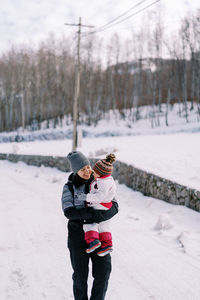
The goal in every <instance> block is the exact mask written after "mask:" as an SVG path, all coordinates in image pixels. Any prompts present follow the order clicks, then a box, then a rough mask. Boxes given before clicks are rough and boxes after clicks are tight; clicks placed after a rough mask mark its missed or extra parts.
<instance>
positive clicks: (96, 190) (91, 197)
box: [86, 175, 116, 210]
mask: <svg viewBox="0 0 200 300" xmlns="http://www.w3.org/2000/svg"><path fill="white" fill-rule="evenodd" d="M115 194H116V184H115V181H114V179H113V177H112V176H111V175H109V176H104V177H97V178H96V179H95V180H94V181H92V182H91V184H90V192H89V194H87V196H86V201H87V202H88V203H89V206H91V207H94V209H105V210H107V209H109V208H111V206H112V202H111V201H112V200H113V198H114V197H115Z"/></svg>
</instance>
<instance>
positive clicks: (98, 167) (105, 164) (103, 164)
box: [93, 153, 116, 177]
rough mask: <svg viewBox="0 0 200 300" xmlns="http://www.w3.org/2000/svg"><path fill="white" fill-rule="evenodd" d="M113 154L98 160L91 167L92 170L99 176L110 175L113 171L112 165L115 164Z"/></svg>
mask: <svg viewBox="0 0 200 300" xmlns="http://www.w3.org/2000/svg"><path fill="white" fill-rule="evenodd" d="M115 160H116V157H115V154H113V153H111V154H108V155H107V156H106V158H105V159H101V160H98V161H97V162H96V164H95V165H94V167H93V170H94V171H95V172H96V173H97V174H98V175H99V176H100V177H103V176H107V175H111V174H112V171H113V165H112V164H113V163H114V162H115Z"/></svg>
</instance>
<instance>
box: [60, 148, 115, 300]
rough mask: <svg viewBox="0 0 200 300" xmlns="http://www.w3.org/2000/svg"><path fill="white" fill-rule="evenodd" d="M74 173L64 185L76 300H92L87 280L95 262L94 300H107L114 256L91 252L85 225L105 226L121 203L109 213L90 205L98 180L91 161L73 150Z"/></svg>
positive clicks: (71, 160) (72, 166)
mask: <svg viewBox="0 0 200 300" xmlns="http://www.w3.org/2000/svg"><path fill="white" fill-rule="evenodd" d="M67 158H68V160H69V162H70V164H71V168H72V170H73V173H71V174H70V176H69V178H68V182H67V183H66V184H65V185H64V188H63V193H62V209H63V212H64V215H65V216H66V217H67V218H68V219H69V222H68V248H69V251H70V259H71V264H72V268H73V271H74V273H73V277H72V278H73V292H74V299H75V300H88V294H87V287H88V285H87V281H88V272H89V260H90V259H91V261H92V275H93V278H94V281H93V286H92V291H91V297H90V300H104V299H105V294H106V291H107V287H108V281H109V277H110V272H111V256H110V254H109V253H108V254H107V255H105V256H99V255H97V252H98V249H97V250H95V251H93V252H91V253H89V254H88V253H87V252H86V250H87V249H88V245H87V243H86V241H85V238H84V230H83V225H84V224H85V223H90V224H93V223H101V222H104V221H106V220H109V219H111V218H112V217H113V216H114V215H115V214H116V213H117V212H118V204H117V202H116V201H114V200H113V201H112V206H111V207H110V208H109V209H108V210H101V209H100V210H99V209H98V210H96V209H94V208H93V207H88V206H86V202H85V201H83V199H85V195H86V194H88V193H89V189H90V185H91V183H92V182H93V180H94V176H93V172H92V169H91V166H90V162H89V160H88V159H87V158H86V157H85V156H84V155H83V154H82V153H81V152H80V151H72V152H70V153H69V154H68V156H67Z"/></svg>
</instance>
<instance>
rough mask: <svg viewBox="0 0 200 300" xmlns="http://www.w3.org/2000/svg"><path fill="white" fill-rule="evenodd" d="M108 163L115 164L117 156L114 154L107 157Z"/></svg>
mask: <svg viewBox="0 0 200 300" xmlns="http://www.w3.org/2000/svg"><path fill="white" fill-rule="evenodd" d="M106 161H107V162H109V163H111V164H112V163H114V162H115V161H116V156H115V154H113V153H110V154H108V155H107V156H106Z"/></svg>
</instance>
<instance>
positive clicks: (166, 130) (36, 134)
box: [0, 103, 200, 143]
mask: <svg viewBox="0 0 200 300" xmlns="http://www.w3.org/2000/svg"><path fill="white" fill-rule="evenodd" d="M190 108H191V103H188V111H187V114H188V118H187V121H186V117H185V110H184V107H183V105H178V104H174V105H170V106H169V107H168V108H167V107H166V105H165V104H163V105H162V106H161V111H160V112H159V111H158V107H156V108H154V112H153V111H152V107H151V106H142V107H139V110H138V111H139V114H138V116H137V117H138V118H139V119H138V120H137V121H136V109H132V110H124V111H122V112H121V114H120V113H119V112H118V111H109V112H108V113H106V114H105V115H104V117H103V118H102V119H101V120H99V121H98V124H97V125H95V126H94V125H91V126H87V125H85V124H86V123H87V122H86V116H85V115H81V118H80V119H81V120H82V123H81V124H79V126H78V128H79V130H80V131H81V132H82V134H83V136H84V137H89V138H94V137H95V138H96V137H111V136H135V135H148V134H150V135H154V134H172V133H181V132H185V133H192V132H193V133H194V132H200V115H199V113H198V111H199V110H200V108H198V105H197V104H196V103H194V108H193V109H192V110H191V109H190ZM166 110H168V114H167V115H168V117H167V121H168V126H166ZM152 115H154V118H153V117H152ZM66 124H71V125H66ZM54 127H55V122H54V121H53V120H50V121H49V122H47V121H44V122H42V124H41V129H40V130H36V129H37V125H36V124H35V123H34V124H33V125H32V126H29V128H27V129H25V130H24V131H22V128H19V130H17V131H14V132H2V133H0V143H5V142H22V141H25V142H30V141H35V140H58V139H66V138H67V139H71V138H72V120H71V117H68V118H67V117H65V118H64V119H63V120H59V119H58V120H57V124H56V128H54ZM32 130H33V131H32Z"/></svg>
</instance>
